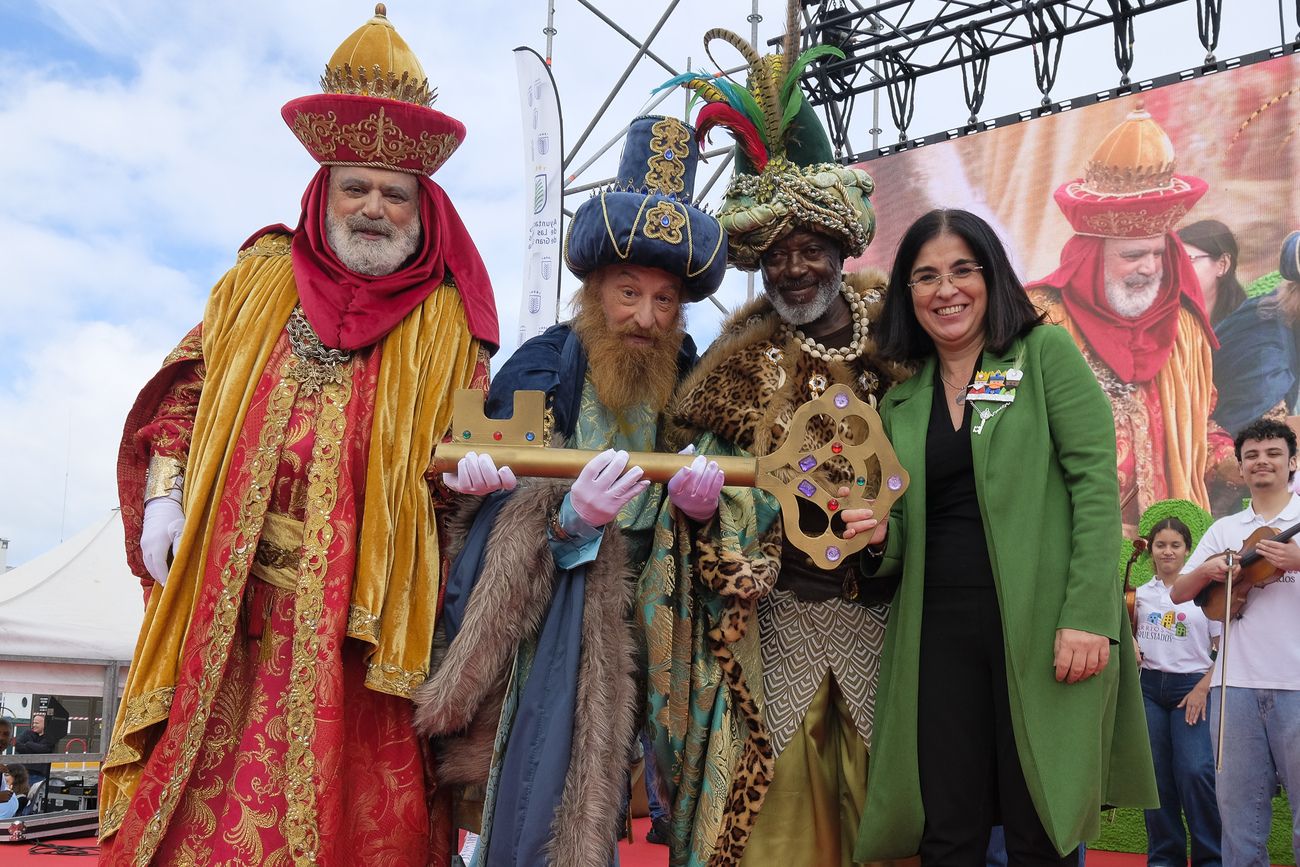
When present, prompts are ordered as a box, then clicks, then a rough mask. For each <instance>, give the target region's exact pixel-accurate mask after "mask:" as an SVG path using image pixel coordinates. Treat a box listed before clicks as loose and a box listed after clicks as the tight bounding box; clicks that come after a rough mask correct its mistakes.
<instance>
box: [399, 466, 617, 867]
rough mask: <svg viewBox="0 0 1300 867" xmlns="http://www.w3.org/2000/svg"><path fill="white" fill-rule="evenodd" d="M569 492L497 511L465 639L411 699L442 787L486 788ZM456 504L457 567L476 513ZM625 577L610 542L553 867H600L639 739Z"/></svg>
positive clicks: (589, 619) (587, 623)
mask: <svg viewBox="0 0 1300 867" xmlns="http://www.w3.org/2000/svg"><path fill="white" fill-rule="evenodd" d="M568 486H569V485H568V483H567V482H565V483H558V482H549V481H540V480H532V479H529V480H526V481H523V482H521V483H520V485H519V488H518V489H517V490H516V491H515V493H514V494H513V495H512V496H511V498H510V500H509V501H508V502H507V503H506V505H505V506H503V507H502V510H501V512H500V514H499V515H498V517H497V521H496V523H495V524H494V525H493V527H492V531H491V534H490V536H489V540H488V551H487V555H486V558H485V560H484V568H483V571H482V573H481V574H480V575H479V578H478V582H477V584H476V585H475V588H474V592H473V594H472V595H471V597H470V600H469V603H468V605H467V606H466V609H465V620H464V623H463V624H462V627H461V632H460V634H459V636H458V637H457V639H456V641H455V642H454V643H453V644H452V645H451V647H450V648H447V647H446V646H445V645H444V646H443V647H441V648H436V649H435V655H434V666H435V667H434V671H433V674H432V675H431V676H430V677H429V679H428V680H427V681H426V682H425V683H424V684H423V685H422V686H420V687H419V689H417V690H416V692H415V695H414V696H413V699H414V701H415V724H416V728H417V730H418V731H419V732H420V733H421V734H423V735H426V736H429V737H434V738H436V739H437V740H438V744H437V749H436V754H437V761H438V773H439V779H440V782H443V783H448V784H462V785H463V784H478V785H483V784H486V782H487V778H488V772H489V769H490V766H491V761H492V752H493V744H494V740H495V737H496V731H497V725H498V722H499V719H500V715H501V705H502V700H503V697H504V694H505V689H506V685H507V681H508V679H509V677H510V671H511V667H512V663H513V661H514V658H515V653H516V650H517V648H518V646H519V643H520V642H521V641H523V640H525V639H528V638H531V637H533V636H535V635H536V634H537V631H538V630H539V629H540V628H541V623H542V620H543V618H544V617H545V614H546V609H547V605H548V603H549V601H550V598H551V593H552V587H553V584H554V579H555V571H556V567H555V562H554V560H553V559H552V556H551V550H550V546H549V544H548V543H547V520H548V516H549V515H550V513H551V510H552V509H553V508H555V507H557V506H558V505H559V503H560V501H561V500H562V499H563V498H564V494H565V492H566V491H567V490H568ZM459 499H460V500H461V502H458V503H457V506H458V508H457V509H456V511H455V514H454V515H453V516H452V517H451V518H450V519H449V522H448V525H447V529H448V535H449V536H450V538H451V539H452V540H455V541H454V542H453V545H452V547H451V548H450V550H449V554H450V556H452V557H454V556H455V555H456V554H457V553H459V547H460V544H461V543H462V540H463V539H464V538H465V532H464V531H465V529H466V528H468V526H469V525H470V523H472V521H473V517H474V514H475V513H476V511H477V507H478V504H479V501H476V500H474V498H459ZM631 578H632V576H631V570H630V568H629V566H628V564H627V553H626V545H625V543H624V540H623V536H622V534H621V533H617V532H611V533H607V534H606V535H605V537H604V539H603V541H602V542H601V546H600V552H599V554H598V555H597V557H596V560H595V561H594V562H593V563H592V564H590V565H589V566H588V568H587V587H586V605H585V608H584V613H583V619H582V658H581V661H580V663H579V668H578V694H577V703H576V707H575V714H574V729H573V749H572V754H571V756H570V760H569V769H568V772H567V774H566V776H565V783H564V792H563V795H562V798H561V802H560V804H559V805H558V808H557V809H556V813H555V821H554V823H553V824H552V826H551V830H552V838H551V841H550V844H549V846H548V854H549V863H550V864H552V865H557V867H560V865H563V867H570V865H572V867H586V865H591V864H603V863H605V861H606V860H608V857H609V852H610V848H611V847H612V845H613V843H614V840H615V838H616V837H617V835H618V821H619V817H620V815H621V810H622V806H623V796H624V794H625V791H626V780H627V766H628V759H629V754H630V751H631V747H632V741H633V738H634V736H635V713H636V683H635V679H634V671H635V669H634V659H635V643H634V639H633V636H632V633H631V630H630V628H629V625H628V622H627V611H628V609H629V606H630V604H631V595H630V591H631V587H632V585H631Z"/></svg>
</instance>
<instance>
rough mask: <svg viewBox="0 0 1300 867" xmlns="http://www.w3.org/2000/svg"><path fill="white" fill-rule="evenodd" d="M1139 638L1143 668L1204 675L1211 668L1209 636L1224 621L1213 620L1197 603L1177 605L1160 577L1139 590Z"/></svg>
mask: <svg viewBox="0 0 1300 867" xmlns="http://www.w3.org/2000/svg"><path fill="white" fill-rule="evenodd" d="M1135 611H1136V613H1137V640H1138V646H1139V647H1141V648H1142V667H1143V668H1149V669H1152V670H1154V671H1165V672H1169V673H1170V674H1204V673H1205V672H1206V671H1208V670H1209V668H1210V664H1211V662H1212V660H1211V659H1210V638H1211V637H1213V636H1215V635H1218V634H1219V632H1220V629H1221V624H1220V623H1219V622H1218V621H1217V620H1210V619H1209V618H1208V617H1206V616H1205V615H1204V614H1203V613H1201V609H1200V608H1199V607H1197V605H1196V603H1195V602H1180V603H1179V604H1177V605H1175V604H1174V603H1173V601H1172V600H1171V599H1170V598H1169V588H1168V587H1166V586H1165V582H1163V581H1161V580H1160V578H1159V577H1158V576H1157V577H1155V578H1152V579H1151V580H1150V581H1148V582H1147V583H1145V584H1143V585H1142V586H1141V587H1139V588H1138V589H1137V607H1136V609H1135Z"/></svg>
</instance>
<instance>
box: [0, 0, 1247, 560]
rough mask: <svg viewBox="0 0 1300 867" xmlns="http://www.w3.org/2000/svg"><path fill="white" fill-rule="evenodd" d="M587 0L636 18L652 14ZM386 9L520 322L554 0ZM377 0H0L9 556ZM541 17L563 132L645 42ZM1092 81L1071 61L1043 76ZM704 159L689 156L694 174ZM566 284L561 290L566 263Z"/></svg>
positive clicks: (709, 314)
mask: <svg viewBox="0 0 1300 867" xmlns="http://www.w3.org/2000/svg"><path fill="white" fill-rule="evenodd" d="M598 5H600V6H601V7H602V8H604V9H605V10H606V11H607V12H608V13H609V14H610V15H611V16H612V17H614V18H615V19H617V21H618V22H619V23H620V24H621V25H622V26H623V27H625V28H626V29H627V30H628V31H629V32H631V33H633V34H635V35H637V36H643V35H645V34H647V33H648V32H649V31H650V29H651V28H652V27H653V26H654V24H655V22H656V21H657V20H658V18H659V16H660V15H661V14H662V10H663V8H664V5H663V4H655V3H640V4H632V3H624V2H602V3H600V4H598ZM759 5H760V11H762V13H763V15H764V21H763V23H762V28H761V41H762V40H766V39H768V38H770V37H771V36H773V35H776V34H777V33H778V32H779V30H780V29H781V28H782V27H783V25H784V3H782V2H779V0H761V2H760V4H759ZM388 7H389V17H390V19H391V20H392V21H393V22H394V24H395V25H396V26H397V28H398V30H399V31H400V32H401V33H402V35H403V36H404V37H405V38H406V40H407V41H408V42H409V43H410V44H411V46H412V47H413V49H414V50H415V51H416V53H417V54H418V55H419V57H420V58H421V60H422V62H423V63H424V66H425V71H426V72H427V73H428V75H429V77H430V79H431V81H432V82H433V83H434V84H436V85H437V86H438V87H439V90H440V94H441V95H440V98H439V101H438V107H439V108H440V109H442V110H444V111H446V112H448V113H449V114H451V115H453V116H455V117H457V118H459V119H460V120H462V121H463V122H464V123H465V124H466V126H467V127H468V129H469V137H468V140H467V141H466V143H465V145H464V147H462V148H461V149H460V151H459V152H458V153H457V154H456V155H455V156H454V157H453V158H452V160H451V161H450V162H449V163H448V164H447V165H446V166H445V167H444V168H443V170H441V171H440V172H439V174H438V176H437V180H438V181H439V182H440V183H441V184H442V185H443V186H444V187H445V188H446V189H447V190H448V192H449V193H450V195H451V197H452V199H453V201H454V202H455V203H456V205H457V207H458V208H459V210H460V211H461V214H462V216H463V218H464V220H465V222H466V224H467V225H468V226H469V228H470V231H471V233H472V234H473V236H474V237H475V239H476V241H477V243H478V245H479V247H480V250H481V251H482V253H483V256H484V259H485V261H486V263H487V266H488V270H489V272H490V274H491V276H492V279H493V282H494V285H495V286H496V290H497V300H498V307H499V309H500V314H501V320H502V326H503V327H502V334H503V335H505V336H506V338H507V339H510V338H509V336H510V335H513V334H514V333H515V331H516V328H515V323H516V322H517V315H518V298H517V294H518V291H519V286H520V283H521V279H522V276H521V275H522V226H523V215H524V202H523V195H522V190H523V188H524V177H523V170H522V157H521V153H520V130H519V111H518V103H517V99H518V97H517V93H516V83H515V72H514V63H513V60H512V57H511V53H510V52H511V50H512V49H513V48H514V47H516V46H518V45H531V46H533V47H536V48H541V47H542V45H543V44H544V36H543V35H542V33H541V31H542V28H543V27H544V26H545V25H546V18H545V5H544V4H542V3H537V2H527V3H525V2H522V0H512V2H507V0H489V2H474V3H447V2H443V3H428V2H403V0H390V2H389V3H388ZM750 8H751V4H750V3H749V2H742V0H730V2H725V3H718V2H712V0H684V2H682V3H681V4H680V6H679V8H678V10H677V11H676V12H675V13H674V15H673V16H672V17H671V18H670V19H669V22H668V24H667V25H666V26H665V28H664V29H663V31H662V32H661V34H660V36H659V37H658V39H657V40H656V41H655V43H654V45H653V46H652V48H653V50H654V52H655V53H656V54H658V55H660V56H661V57H663V58H664V59H665V60H667V61H668V62H669V63H671V64H673V65H674V66H675V67H677V68H678V69H679V70H681V69H685V67H686V61H687V58H688V57H691V58H693V59H694V63H693V66H694V67H695V68H697V69H698V68H705V67H707V66H709V64H708V63H707V59H706V58H705V56H704V51H703V48H702V44H701V37H702V35H703V33H704V31H705V30H707V29H708V28H710V27H715V26H725V27H730V28H732V29H734V30H736V31H737V32H739V33H742V34H744V35H745V36H748V35H749V25H748V24H747V23H746V22H745V17H746V16H747V15H748V14H749V12H750ZM370 9H371V6H370V5H369V3H368V2H366V0H361V2H343V0H324V2H314V0H286V2H278V3H265V2H258V3H254V2H250V0H232V2H225V3H163V2H161V0H103V2H95V3H87V2H84V0H38V2H37V3H35V4H34V5H25V6H23V7H21V10H20V9H19V7H17V6H14V5H6V6H5V7H4V8H3V9H0V32H6V33H8V32H13V30H14V28H16V27H17V26H18V24H19V23H21V24H22V28H23V29H24V31H25V32H33V31H37V32H38V31H39V30H40V27H41V26H44V27H45V28H47V31H46V32H47V36H48V38H46V39H43V40H35V41H33V40H24V42H25V44H23V45H19V44H17V40H14V41H12V42H6V43H5V44H3V45H0V64H2V65H3V66H4V68H5V69H6V70H8V71H9V79H8V81H7V83H6V87H5V88H4V89H3V90H2V91H0V141H4V142H5V144H6V151H5V152H6V156H7V160H6V168H7V171H6V184H5V195H4V196H0V238H3V252H4V253H5V254H6V255H5V256H4V261H5V267H6V273H5V276H4V278H3V281H2V282H0V419H3V425H0V536H3V537H6V538H9V539H11V540H12V545H11V547H10V550H9V555H10V562H11V563H20V562H23V561H24V560H27V559H29V558H31V557H32V556H34V555H36V554H38V553H40V552H41V551H42V550H44V549H46V548H48V547H50V546H51V545H53V544H54V543H56V542H57V540H58V538H59V534H60V531H61V529H62V532H64V533H65V534H67V535H71V534H73V533H75V532H76V531H77V530H78V529H80V527H81V526H82V525H84V524H86V523H88V522H89V521H91V520H94V519H95V518H97V517H98V516H99V515H100V514H101V513H102V511H103V510H104V509H106V508H109V507H110V506H111V505H113V502H114V500H115V488H114V484H113V466H114V463H115V450H116V445H117V441H118V438H119V436H120V431H121V423H122V420H123V418H124V417H125V414H126V411H127V409H128V407H129V406H130V404H131V401H132V400H133V398H134V395H135V393H136V391H137V390H138V389H139V387H140V386H141V385H142V384H143V383H144V382H145V381H146V380H147V379H148V377H149V376H150V375H151V374H152V373H153V371H154V370H155V369H156V365H157V363H158V361H159V359H160V358H161V357H162V355H163V354H164V353H165V352H166V351H167V350H168V349H169V348H170V347H171V346H172V345H173V344H174V343H175V342H176V341H177V340H178V339H179V338H180V337H181V335H183V334H184V333H185V331H186V330H188V329H189V327H190V326H191V325H192V324H193V323H194V321H196V320H197V318H198V317H199V315H200V314H201V312H202V305H203V300H204V298H205V296H206V293H207V290H208V287H210V286H211V284H212V283H213V282H214V281H215V280H216V279H217V278H218V277H219V275H220V272H221V271H222V270H223V269H224V268H225V267H227V266H228V265H229V263H230V262H231V261H233V257H234V252H235V248H236V247H237V245H238V244H239V243H240V242H241V241H242V240H243V239H244V238H245V237H247V236H248V235H249V234H250V233H251V232H252V231H254V230H255V229H257V228H259V227H260V226H263V225H266V224H268V223H273V222H280V221H283V222H286V223H290V224H292V223H293V222H294V221H295V220H296V218H297V213H298V200H299V197H300V195H301V191H302V189H303V187H304V186H305V184H306V182H307V180H308V178H309V177H310V175H311V174H312V172H313V170H314V168H315V167H314V164H313V163H312V162H311V160H310V159H309V158H308V157H307V155H306V154H305V152H304V151H303V150H302V148H301V147H300V146H299V145H298V143H297V142H296V141H295V140H294V138H293V136H292V135H291V134H290V133H289V131H288V129H287V128H286V127H285V126H284V124H283V122H282V121H281V119H280V116H279V111H280V107H281V105H283V103H284V102H286V101H287V100H289V99H291V98H293V97H296V96H301V95H304V94H307V93H311V92H314V91H315V89H316V84H315V82H316V78H317V76H318V75H319V74H320V71H321V70H322V69H323V68H324V64H325V61H326V59H327V58H328V56H329V54H330V53H331V52H332V51H333V49H334V47H335V46H336V45H338V43H339V42H340V41H341V40H342V39H343V37H344V36H346V35H347V34H348V33H350V32H351V31H352V30H354V29H355V28H356V27H358V26H360V25H361V24H362V23H363V22H364V20H365V19H366V17H367V15H368V14H369V12H370ZM33 22H36V23H35V24H34V23H33ZM555 26H556V27H557V29H558V33H557V34H556V37H555V43H554V56H555V64H554V67H553V70H554V73H555V75H556V78H557V80H558V82H559V86H560V94H561V102H562V106H563V110H564V116H565V119H566V123H567V129H566V137H567V139H568V140H567V142H566V144H567V146H568V147H570V148H572V146H573V144H574V142H575V141H576V138H577V135H578V134H579V133H580V132H581V130H582V128H583V127H584V126H585V125H586V121H587V119H589V118H590V117H591V116H592V114H593V113H594V112H595V110H596V108H597V107H598V106H599V105H600V103H601V102H602V101H603V100H604V98H605V96H606V94H607V93H608V92H609V90H610V88H611V87H612V86H613V84H614V82H615V80H616V79H617V78H618V77H619V75H620V74H621V73H622V71H623V68H624V66H625V65H626V63H627V62H628V61H629V60H630V59H631V58H632V56H633V55H634V53H635V50H636V49H635V48H634V47H633V46H632V45H631V44H630V43H628V42H626V41H625V40H623V39H622V38H621V37H619V36H618V35H616V34H615V33H613V31H611V30H609V29H608V28H606V27H605V26H604V25H603V24H601V23H600V22H599V21H598V20H597V19H596V18H595V16H593V15H592V14H591V13H590V12H589V11H588V10H586V9H584V8H582V7H580V6H579V5H578V4H577V3H576V2H573V0H560V2H558V3H557V12H556V20H555ZM1140 35H1141V34H1140ZM1229 36H1231V31H1229V30H1225V39H1227V38H1228V37H1229ZM1270 38H1271V37H1270ZM1255 47H1258V46H1255ZM764 50H766V49H764ZM1069 50H1070V49H1069V48H1068V47H1067V52H1069ZM1221 55H1224V56H1226V52H1224V51H1221ZM720 59H721V58H720ZM1094 59H1095V57H1094ZM1139 60H1140V61H1143V53H1142V51H1141V50H1139ZM724 62H725V61H724ZM1029 62H1030V61H1029V60H1028V59H1027V58H1025V59H1024V60H1023V64H1028V63H1029ZM1187 65H1190V63H1189V64H1187ZM1003 67H1004V65H1003V64H1000V63H997V62H995V64H994V68H995V70H1000V69H1002V68H1003ZM667 77H668V73H667V72H666V71H664V70H663V69H662V68H660V67H658V66H657V65H655V64H653V63H650V62H643V63H642V64H641V66H640V67H639V68H638V69H637V70H636V71H635V72H634V73H633V74H632V76H631V77H630V78H629V79H628V81H627V84H626V85H625V87H624V88H623V90H622V91H621V93H620V95H619V96H618V98H617V99H616V100H615V101H614V103H613V104H612V105H611V106H610V108H609V110H608V111H607V112H606V114H605V117H604V118H603V120H602V121H601V122H600V123H599V124H598V125H597V126H596V127H595V129H594V130H593V132H592V134H591V136H590V139H589V143H588V145H587V147H586V148H584V157H585V155H587V154H590V153H592V152H593V149H594V147H595V146H596V145H597V144H599V143H603V142H605V141H607V140H609V139H611V138H613V137H614V136H615V135H616V134H617V132H618V130H619V129H620V128H621V127H622V126H623V125H625V124H626V123H627V122H628V121H629V120H630V119H631V118H632V117H633V116H635V114H636V113H638V111H639V110H640V109H641V107H642V106H643V105H644V104H645V102H646V101H647V100H648V98H649V92H650V90H651V88H653V87H654V86H655V85H657V84H659V83H660V82H661V81H663V80H664V79H665V78H667ZM1021 78H1022V79H1025V76H1023V75H1022V76H1021ZM1107 83H1109V82H1107ZM1091 86H1092V85H1091V84H1089V85H1088V87H1091ZM1101 86H1105V84H1104V83H1103V84H1102V85H1101ZM1025 87H1029V90H1028V94H1029V95H1028V96H1026V97H1022V98H1019V99H1018V102H1016V104H1014V105H1012V106H1010V107H1007V108H1002V109H1000V110H1001V111H1010V110H1013V109H1015V108H1021V107H1024V106H1025V105H1029V104H1033V102H1035V101H1036V96H1034V94H1035V92H1034V91H1033V90H1032V87H1031V86H1029V85H1028V80H1027V79H1026V80H1025V81H1022V82H1021V90H1022V91H1023V90H1024V88H1025ZM1086 89H1087V88H1086V87H1083V86H1078V87H1071V86H1070V83H1069V81H1067V80H1065V79H1064V76H1063V80H1062V82H1061V83H1060V84H1059V85H1058V87H1057V91H1056V92H1057V95H1060V96H1064V95H1070V94H1073V93H1079V92H1083V91H1084V90H1086ZM956 92H959V91H954V90H952V89H951V88H949V90H948V93H949V94H951V93H956ZM683 102H684V100H679V99H676V98H673V97H670V98H669V100H667V101H666V102H665V103H664V104H663V107H662V109H661V110H666V111H672V112H677V111H680V110H681V108H682V105H683ZM860 110H862V109H860ZM985 116H988V112H987V111H986V112H985ZM922 124H923V119H922V118H918V121H917V125H916V126H914V127H913V131H914V132H919V131H929V129H928V128H927V129H925V130H922V128H921V125H922ZM724 139H725V136H719V137H718V140H719V141H722V140H724ZM617 155H618V148H617V147H615V148H613V149H612V150H611V151H610V153H609V154H607V155H606V157H605V158H604V159H603V160H601V161H600V162H599V163H598V164H597V166H596V167H595V168H593V169H592V171H591V172H589V173H588V174H587V175H586V176H584V180H596V179H599V178H600V177H602V174H601V173H602V172H603V173H604V176H607V175H609V174H611V173H612V171H613V168H614V165H615V163H616V160H617ZM709 173H710V172H709V169H708V168H707V167H704V168H703V169H702V171H701V173H700V174H701V182H703V179H704V178H706V177H707V176H708V174H709ZM722 186H723V185H722V184H719V185H718V186H717V187H716V188H715V190H714V192H713V194H712V195H711V197H710V198H711V200H712V201H714V202H716V201H717V199H718V197H719V194H720V192H721V189H722ZM580 201H581V198H580V197H575V198H573V199H571V200H570V202H569V204H570V207H574V206H576V205H577V204H578V202H580ZM565 285H566V286H567V287H568V288H569V289H570V290H571V289H573V288H574V287H575V286H576V281H574V280H572V279H571V278H570V279H566V281H565ZM720 295H721V296H722V297H723V298H724V301H725V303H726V304H727V305H728V306H734V305H735V304H737V303H739V302H740V301H742V300H743V298H744V277H743V275H732V276H731V277H729V278H728V283H727V285H726V286H725V287H724V290H723V291H722V292H721V293H720ZM718 319H719V316H718V314H717V312H716V311H715V310H714V308H713V307H712V305H708V304H705V305H698V306H697V308H696V309H695V310H694V311H692V314H691V323H692V331H693V332H694V333H695V334H696V335H697V338H699V340H700V342H701V343H707V340H708V338H709V337H710V336H711V335H712V334H713V333H715V332H716V328H717V323H718ZM65 477H67V478H68V479H69V484H68V495H67V499H66V507H65V501H64V496H63V489H64V484H63V481H64V478H65Z"/></svg>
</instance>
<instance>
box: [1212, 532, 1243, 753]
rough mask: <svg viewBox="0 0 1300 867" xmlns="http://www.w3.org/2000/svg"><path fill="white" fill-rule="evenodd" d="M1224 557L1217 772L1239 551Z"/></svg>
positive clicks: (1220, 748) (1219, 660) (1217, 661)
mask: <svg viewBox="0 0 1300 867" xmlns="http://www.w3.org/2000/svg"><path fill="white" fill-rule="evenodd" d="M1223 558H1224V560H1225V561H1226V562H1227V564H1228V577H1227V582H1228V588H1227V589H1228V601H1227V602H1226V603H1225V604H1226V605H1227V608H1228V616H1227V617H1225V618H1223V641H1221V642H1220V643H1219V658H1218V659H1217V660H1216V661H1215V663H1216V664H1217V665H1218V666H1219V745H1218V747H1217V748H1216V749H1215V755H1214V771H1215V773H1219V772H1221V771H1222V770H1223V729H1224V725H1223V723H1224V720H1226V719H1227V718H1228V702H1227V698H1228V692H1227V690H1228V632H1229V630H1231V629H1232V573H1233V572H1235V571H1236V566H1237V552H1236V551H1231V550H1230V551H1227V552H1225V553H1224V555H1223Z"/></svg>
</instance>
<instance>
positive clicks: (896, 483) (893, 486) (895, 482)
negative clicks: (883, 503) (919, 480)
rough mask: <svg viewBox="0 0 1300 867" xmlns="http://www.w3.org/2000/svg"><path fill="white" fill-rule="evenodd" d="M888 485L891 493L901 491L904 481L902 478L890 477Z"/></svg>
mask: <svg viewBox="0 0 1300 867" xmlns="http://www.w3.org/2000/svg"><path fill="white" fill-rule="evenodd" d="M886 484H888V485H889V490H891V491H901V490H902V489H903V479H902V477H901V476H890V477H889V481H888V482H887V483H886Z"/></svg>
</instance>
